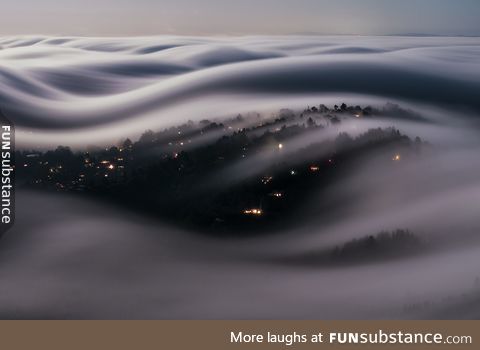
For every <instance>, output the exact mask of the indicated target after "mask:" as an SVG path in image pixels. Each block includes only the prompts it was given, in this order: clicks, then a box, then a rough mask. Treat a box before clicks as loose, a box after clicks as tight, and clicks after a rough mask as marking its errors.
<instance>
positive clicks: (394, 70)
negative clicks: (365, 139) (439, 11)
mask: <svg viewBox="0 0 480 350" xmlns="http://www.w3.org/2000/svg"><path fill="white" fill-rule="evenodd" d="M0 47H1V48H2V49H1V50H0V106H1V107H2V109H3V110H4V112H5V113H6V114H7V115H8V116H9V117H10V118H11V119H12V120H13V121H14V122H15V123H16V125H17V128H18V131H19V132H18V135H17V140H18V144H19V145H20V146H22V145H23V146H31V145H34V146H40V145H50V146H56V145H58V144H59V143H60V144H69V145H71V146H72V145H84V140H85V139H88V140H89V142H91V143H104V142H110V141H112V140H114V141H117V140H118V139H119V138H120V137H126V136H136V135H138V134H140V133H141V132H143V131H145V130H146V129H148V128H154V129H158V128H161V127H165V126H169V125H173V124H177V123H179V122H182V121H186V120H188V119H192V120H199V119H203V118H211V117H215V116H217V117H222V116H225V115H236V113H239V112H242V111H255V112H258V111H260V112H261V111H265V112H271V111H273V110H278V108H284V107H288V108H292V107H302V108H303V107H304V106H305V105H307V104H310V105H313V104H318V103H320V102H326V103H329V102H333V101H334V102H335V103H336V102H338V100H339V97H338V96H339V95H347V94H348V95H359V96H357V98H356V101H355V102H356V103H362V99H364V98H365V96H369V97H371V98H372V97H377V98H381V99H382V100H385V99H388V100H389V101H396V100H408V101H410V102H414V103H422V104H428V105H433V106H435V107H439V105H441V106H443V105H447V106H453V107H454V108H457V107H458V106H461V107H464V106H468V107H470V108H474V110H478V109H479V108H480V102H479V101H480V99H479V98H478V97H479V96H478V95H479V93H478V92H479V91H480V69H479V68H480V67H479V65H480V63H479V59H478V57H479V52H480V40H479V39H478V38H444V37H423V38H415V37H348V36H344V37H318V36H313V37H308V36H303V37H302V36H298V37H292V36H290V37H265V36H264V37H238V38H198V37H146V38H116V39H108V38H104V39H102V38H55V37H6V38H2V39H0ZM332 95H333V98H330V99H329V98H328V96H330V97H331V96H332Z"/></svg>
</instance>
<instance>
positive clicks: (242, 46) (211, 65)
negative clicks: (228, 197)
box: [0, 37, 480, 319]
mask: <svg viewBox="0 0 480 350" xmlns="http://www.w3.org/2000/svg"><path fill="white" fill-rule="evenodd" d="M479 44H480V42H479V40H478V39H475V38H386V37H285V38H280V37H274V38H269V37H254V38H237V39H210V38H173V37H172V38H145V39H87V38H84V39H79V38H27V39H26V38H23V39H16V38H11V39H3V41H2V42H1V43H0V45H2V47H3V50H0V57H1V65H0V70H1V74H0V84H2V88H1V89H0V94H1V97H0V98H1V103H2V107H3V106H4V108H5V110H6V111H7V113H8V115H9V116H10V118H12V119H14V120H15V122H16V124H17V125H18V126H19V127H20V129H23V132H22V133H21V135H20V138H19V142H20V144H21V145H34V146H45V145H48V144H53V145H55V146H56V145H57V144H58V143H64V144H67V145H72V144H73V145H84V144H85V139H87V140H88V142H93V141H102V140H107V139H108V138H109V137H111V138H112V139H114V140H118V138H119V137H125V136H129V135H130V133H135V130H136V132H142V131H144V130H145V129H148V128H152V129H157V128H159V127H161V126H166V125H173V124H178V123H180V122H182V121H185V120H187V119H203V118H206V117H211V116H212V115H213V116H218V117H222V116H235V115H236V114H237V113H238V112H241V111H261V112H265V115H270V113H271V112H272V111H276V110H278V109H279V108H294V107H299V108H304V107H305V106H306V105H307V104H310V105H313V104H316V105H318V104H319V103H322V102H325V103H329V104H330V105H332V104H333V103H337V104H338V103H340V102H342V101H345V102H347V103H348V104H362V105H365V104H372V105H382V104H384V103H385V102H388V101H390V102H392V101H397V102H400V103H401V104H402V106H404V107H409V108H410V109H412V110H413V111H415V112H418V113H420V114H421V115H422V117H423V118H422V119H418V120H417V119H408V120H405V119H402V118H401V117H393V116H391V117H389V116H386V117H384V118H382V119H377V118H375V119H372V118H371V119H367V118H365V119H364V118H360V119H357V118H355V120H354V121H351V122H343V123H342V124H341V125H339V126H337V127H335V128H327V129H324V130H321V131H318V132H315V133H313V134H308V135H305V136H302V137H300V138H295V139H291V140H288V141H286V142H285V143H284V151H285V156H286V157H288V154H289V153H290V152H292V153H291V154H294V151H295V150H299V149H302V147H305V146H306V145H308V144H310V143H311V142H315V141H321V140H328V139H331V138H333V137H335V136H336V134H338V133H339V132H342V131H346V132H349V133H350V134H352V135H357V134H360V133H362V132H363V131H365V130H368V129H370V128H373V127H389V126H395V127H396V128H398V129H399V130H400V131H401V132H402V133H404V134H407V135H409V136H410V137H411V138H414V137H415V136H420V137H422V139H424V140H426V141H428V142H430V144H431V149H432V151H431V152H425V154H422V156H420V157H412V158H410V159H402V163H401V164H402V166H401V167H397V166H392V163H391V162H385V161H383V160H384V159H390V158H391V156H392V155H391V154H384V153H382V152H376V153H371V154H370V155H369V156H368V157H366V158H364V159H359V162H358V164H357V166H356V167H355V169H352V171H350V172H348V173H347V174H346V175H344V176H342V177H339V178H338V179H336V181H335V183H334V184H333V185H332V186H330V187H329V188H328V189H326V191H323V192H322V193H321V194H320V193H318V194H316V195H315V193H314V194H313V195H312V197H311V198H310V199H309V201H310V202H309V203H308V204H309V205H308V206H306V209H305V212H304V213H303V216H302V220H299V222H298V225H296V227H295V228H294V229H293V228H289V229H288V230H285V231H283V232H279V233H278V234H273V235H268V236H262V237H250V238H248V239H218V238H217V239H214V238H211V237H205V236H202V235H199V234H198V233H196V232H185V231H181V230H179V229H177V228H174V227H169V226H167V225H166V224H164V223H162V222H156V221H152V220H150V219H146V218H144V217H141V216H135V215H133V214H130V213H128V212H124V211H123V210H122V209H119V208H114V207H108V206H106V205H105V204H100V203H95V202H94V201H92V200H89V199H82V198H78V197H74V196H71V195H47V194H41V193H34V192H27V191H19V193H18V194H17V212H16V224H15V226H14V228H13V229H12V230H11V231H10V232H9V233H8V234H7V235H6V236H5V237H4V238H3V239H2V241H1V242H0V243H1V244H0V317H1V318H315V319H318V318H360V319H362V318H478V317H479V316H480V299H479V291H480V258H479V257H480V237H479V232H480V221H479V220H478V215H479V213H480V206H479V203H480V178H479V177H478V174H480V158H479V157H478V150H479V149H480V137H479V136H480V129H479V122H478V118H479V116H478V113H479V112H478V111H479V107H480V106H479V101H480V96H479V91H480V89H479V84H480V69H479V68H480V67H479V66H480V59H479V56H480V55H479V53H480V52H479V50H480V46H479ZM19 101H22V103H19ZM32 111H34V112H35V113H32ZM89 128H95V132H93V133H91V131H90V129H89ZM27 131H28V132H27ZM92 140H93V141H92ZM67 141H68V142H67ZM320 152H321V150H320ZM269 157H271V155H270V156H269V155H268V154H259V155H258V156H257V157H252V158H251V159H247V160H243V161H239V162H238V163H237V164H234V166H233V167H232V168H231V169H226V170H225V172H224V173H221V174H219V178H218V179H215V181H212V183H213V185H214V186H224V185H225V182H222V181H221V180H222V179H228V181H231V180H232V178H233V176H235V178H233V180H235V181H236V180H238V181H240V180H242V179H244V178H247V177H249V176H258V175H260V174H262V171H263V170H264V168H263V167H265V166H266V165H267V164H268V163H269V160H271V159H269ZM212 183H209V184H207V185H209V186H212ZM198 185H199V186H202V185H205V184H200V183H199V184H198ZM328 203H341V204H342V205H341V206H339V207H338V208H339V209H338V210H337V212H336V213H335V215H334V216H333V217H330V218H328V220H326V219H325V218H324V216H323V215H322V212H321V211H322V209H321V208H325V205H326V204H327V205H328ZM398 228H403V229H409V230H411V231H412V232H414V234H415V235H416V236H417V237H419V238H420V239H421V240H422V242H424V244H425V247H426V248H425V249H424V250H421V251H420V252H419V253H416V254H405V255H402V256H400V257H397V258H396V259H391V260H380V261H379V260H371V261H370V260H367V261H366V262H365V263H362V264H346V265H341V266H329V265H322V264H315V263H312V261H311V260H308V259H303V257H304V256H305V254H307V253H310V252H312V251H322V250H323V249H332V248H333V247H335V246H338V245H342V244H344V243H346V242H349V241H351V240H352V239H354V238H362V237H365V236H367V235H372V234H376V233H378V232H380V231H381V230H394V229H398Z"/></svg>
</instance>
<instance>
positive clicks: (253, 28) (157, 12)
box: [0, 0, 480, 36]
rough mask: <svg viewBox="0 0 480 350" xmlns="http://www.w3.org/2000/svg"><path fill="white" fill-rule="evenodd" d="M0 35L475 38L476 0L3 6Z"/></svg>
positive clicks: (56, 0)
mask: <svg viewBox="0 0 480 350" xmlns="http://www.w3.org/2000/svg"><path fill="white" fill-rule="evenodd" d="M1 12H2V16H1V26H0V35H12V34H53V35H97V36H106V35H114V36H122V35H152V34H193V35H225V34H227V35H228V34H295V33H319V34H379V35H382V34H404V33H409V34H410V33H422V34H439V35H441V34H449V35H480V24H479V22H480V21H479V18H480V1H479V0H363V1H360V0H241V1H240V0H235V1H231V0H3V1H2V4H1Z"/></svg>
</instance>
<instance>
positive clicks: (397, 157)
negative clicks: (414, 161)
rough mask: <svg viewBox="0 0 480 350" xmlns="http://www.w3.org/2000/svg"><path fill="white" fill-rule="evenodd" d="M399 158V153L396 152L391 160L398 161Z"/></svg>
mask: <svg viewBox="0 0 480 350" xmlns="http://www.w3.org/2000/svg"><path fill="white" fill-rule="evenodd" d="M400 159H401V157H400V154H396V155H394V156H393V158H392V160H393V161H395V162H398V161H399V160H400Z"/></svg>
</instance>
